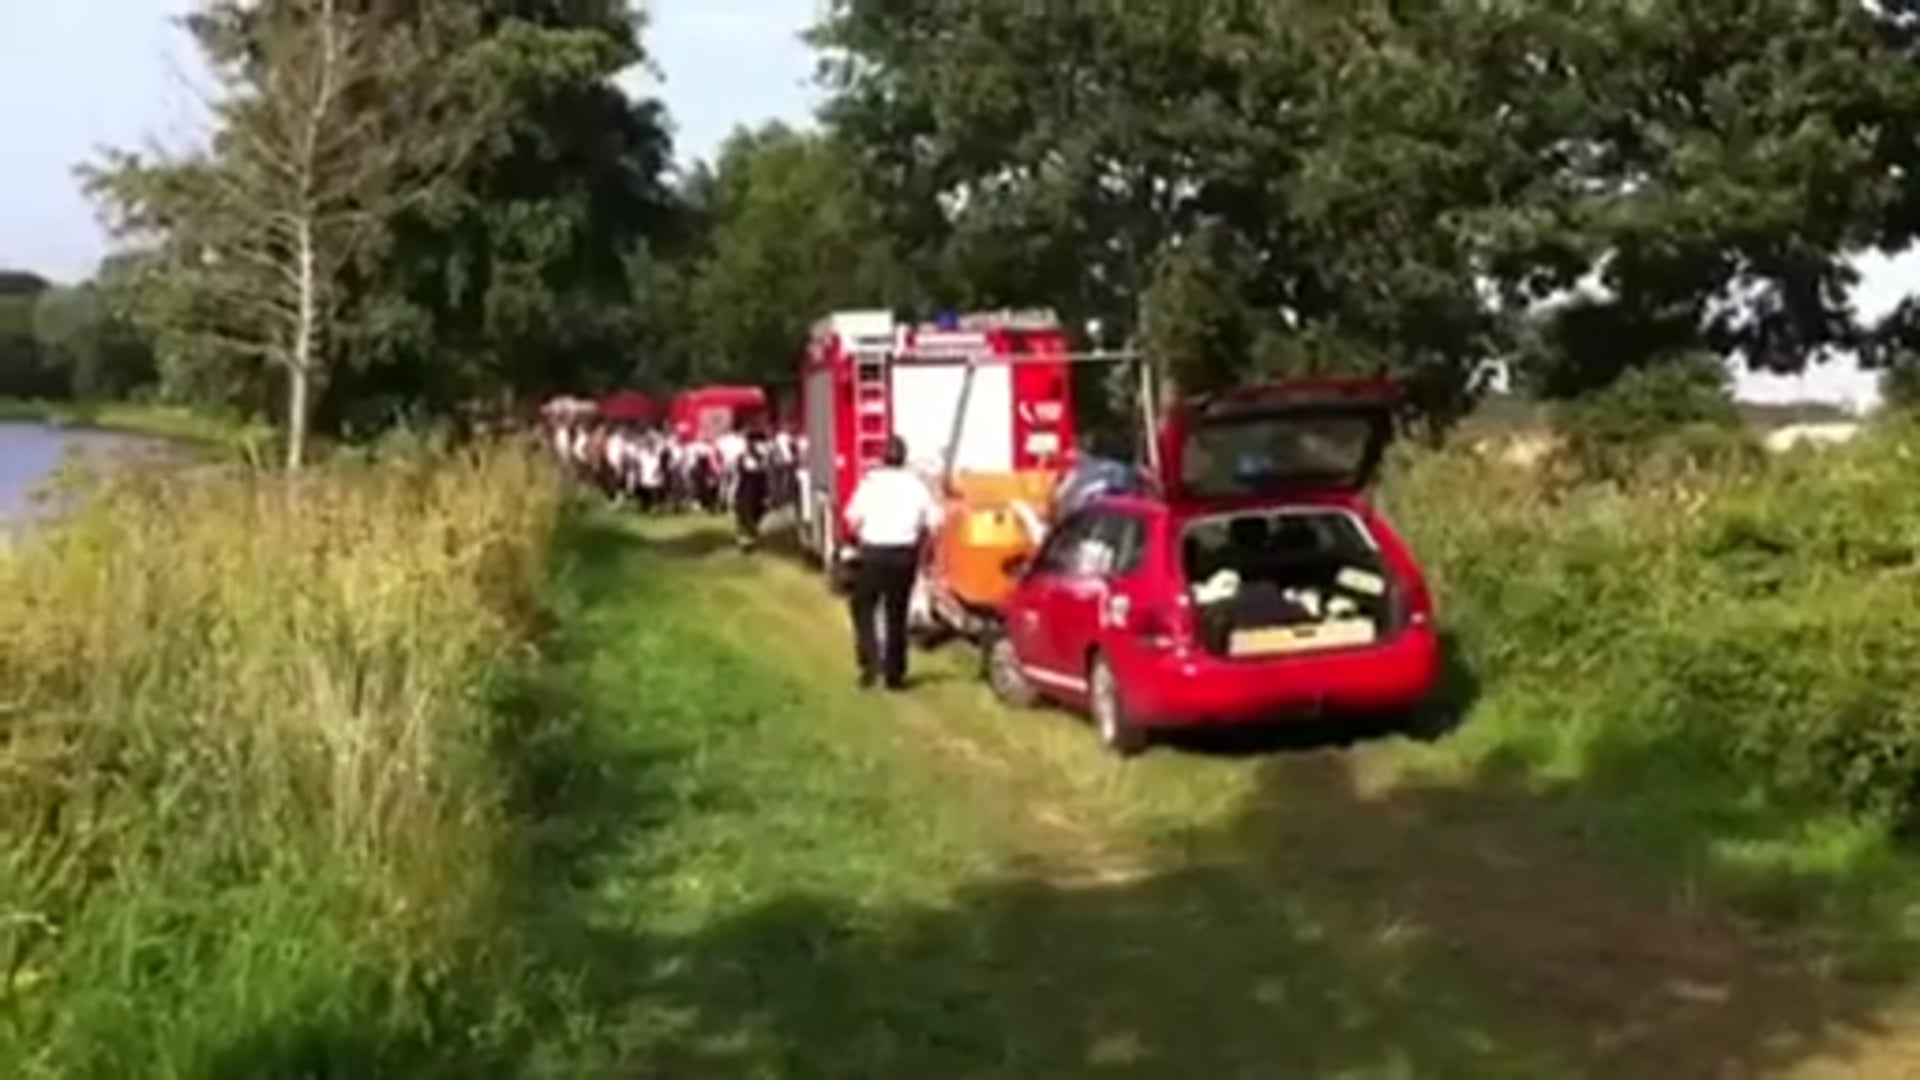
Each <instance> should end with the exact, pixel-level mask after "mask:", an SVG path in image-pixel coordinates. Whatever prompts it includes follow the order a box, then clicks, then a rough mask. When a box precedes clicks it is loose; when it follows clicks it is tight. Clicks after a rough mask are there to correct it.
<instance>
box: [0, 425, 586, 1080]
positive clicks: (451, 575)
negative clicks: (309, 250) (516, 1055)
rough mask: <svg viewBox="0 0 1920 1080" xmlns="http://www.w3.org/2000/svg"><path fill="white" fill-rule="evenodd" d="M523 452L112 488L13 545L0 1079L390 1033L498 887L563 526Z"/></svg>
mask: <svg viewBox="0 0 1920 1080" xmlns="http://www.w3.org/2000/svg"><path fill="white" fill-rule="evenodd" d="M548 481H549V477H548V474H547V471H546V470H545V469H544V468H543V467H542V465H541V463H540V462H539V461H537V460H536V459H533V458H531V457H527V456H524V455H520V454H515V453H510V452H507V451H504V450H502V451H486V452H475V453H469V454H463V455H458V456H450V457H411V458H387V459H384V460H380V461H377V462H366V463H357V464H355V463H341V464H338V465H334V466H330V467H328V468H326V469H320V470H314V471H312V472H310V473H309V474H307V475H303V476H301V477H299V478H298V479H297V480H288V479H286V478H284V477H279V476H272V475H256V474H251V473H245V472H238V471H228V470H215V471H204V470H202V471H197V472H187V471H182V470H180V469H178V468H172V469H161V468H154V469H142V470H133V471H128V472H125V473H122V474H119V475H117V476H116V477H114V478H113V479H111V480H101V481H98V482H97V483H96V485H95V486H94V487H93V488H92V489H91V490H89V491H88V492H86V493H85V497H84V499H83V501H82V502H81V503H80V505H79V508H78V509H77V510H76V511H75V512H74V513H73V515H72V516H71V517H70V518H67V519H64V520H63V521H62V523H61V524H60V525H59V526H58V527H57V528H53V529H51V530H50V531H49V532H48V533H46V534H45V535H44V536H41V537H38V538H36V539H34V540H33V541H30V542H28V543H26V544H25V545H23V546H21V547H20V548H19V549H18V550H16V551H14V552H12V553H9V554H7V555H5V556H0V688H4V689H3V690H0V777H4V782H0V1071H4V1072H5V1073H6V1074H7V1075H9V1076H34V1075H92V1074H102V1075H177V1074H181V1073H199V1072H203V1071H205V1070H207V1069H209V1068H212V1067H213V1063H214V1062H215V1061H216V1060H218V1059H219V1058H220V1056H221V1055H223V1054H226V1053H229V1052H232V1051H233V1049H234V1047H236V1046H240V1045H244V1044H245V1043H247V1042H248V1041H249V1040H252V1039H256V1038H263V1037H266V1035H267V1033H273V1032H279V1031H283V1030H305V1029H307V1028H309V1027H312V1026H325V1025H334V1024H337V1025H345V1026H356V1027H365V1028H368V1029H371V1031H372V1032H374V1033H377V1034H379V1035H381V1036H382V1037H386V1036H392V1037H396V1038H397V1037H398V1034H397V1033H398V1032H399V1031H401V1030H403V1029H404V1028H405V1027H406V1025H407V1024H408V1023H410V1022H412V1021H413V1020H415V1019H417V1018H418V1016H419V1015H420V1014H419V1013H418V1012H417V1011H416V1010H418V1009H424V1008H426V1006H427V1005H428V1004H429V1003H430V997H431V996H430V995H428V994H425V993H424V992H423V989H424V988H429V987H433V986H436V985H441V984H443V983H444V982H445V981H446V980H448V979H449V978H451V977H453V975H454V974H455V973H456V972H457V971H458V970H459V969H460V968H461V967H462V966H463V965H465V964H467V963H469V962H473V961H475V960H476V958H477V957H479V956H480V955H481V954H482V953H483V951H484V949H485V948H486V945H487V940H488V937H489V927H490V926H491V925H492V924H491V921H490V911H491V908H492V906H493V905H494V904H495V903H496V901H497V898H498V897H499V895H500V886H501V882H500V880H499V875H500V871H501V856H502V854H503V848H504V842H503V828H502V824H501V821H500V803H501V792H502V788H503V778H502V775H501V772H502V771H501V769H500V768H499V765H498V763H497V762H495V761H494V760H493V759H492V757H491V753H492V752H491V749H490V748H491V746H492V745H493V742H494V733H493V726H494V720H493V719H492V717H493V713H492V711H491V710H490V708H489V703H488V694H489V691H490V688H491V687H492V685H493V683H494V680H495V679H496V677H497V676H498V675H499V674H500V673H501V672H502V671H503V670H505V669H506V668H507V667H508V666H509V665H511V664H512V663H513V662H514V660H515V658H516V657H517V656H518V655H519V654H520V651H521V650H522V648H523V647H524V643H525V641H526V640H527V637H528V634H529V632H530V618H531V616H532V613H533V612H534V610H535V590H536V589H537V588H538V587H539V585H540V582H541V581H542V578H543V575H544V573H545V570H544V568H545V562H546V554H547V553H546V547H547V544H548V541H549V537H550V535H551V531H552V529H553V526H554V523H555V518H556V514H557V506H558V502H557V495H556V492H555V486H554V485H553V484H552V483H550V482H548Z"/></svg>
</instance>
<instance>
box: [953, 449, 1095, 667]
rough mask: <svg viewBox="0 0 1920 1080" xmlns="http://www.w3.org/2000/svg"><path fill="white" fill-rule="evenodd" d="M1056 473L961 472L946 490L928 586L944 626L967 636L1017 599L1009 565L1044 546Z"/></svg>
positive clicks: (1057, 479)
mask: <svg viewBox="0 0 1920 1080" xmlns="http://www.w3.org/2000/svg"><path fill="white" fill-rule="evenodd" d="M1062 475H1063V473H1062V469H1061V467H1059V466H1055V465H1048V466H1046V467H1042V468H1036V469H1026V470H1020V471H1016V472H1011V473H974V474H968V473H960V474H957V475H955V476H954V477H953V478H952V479H951V480H950V481H949V482H948V485H947V491H946V497H945V500H944V503H943V510H944V514H943V516H942V518H941V522H940V530H939V532H938V533H936V534H935V536H934V538H933V544H932V550H931V551H930V552H929V553H928V559H927V565H926V567H925V570H924V574H923V576H924V580H925V582H926V585H927V591H928V594H929V600H930V603H931V606H932V608H933V614H934V615H936V616H937V617H938V618H939V620H940V622H942V623H944V624H945V625H947V626H949V627H952V628H953V629H956V630H961V631H963V632H970V631H972V630H974V629H976V627H975V626H974V623H975V622H976V621H977V620H978V618H979V617H980V615H981V614H982V613H984V612H998V611H999V610H1000V609H1001V607H1002V606H1003V605H1004V604H1005V603H1006V600H1007V597H1008V596H1010V595H1012V593H1013V586H1014V580H1013V577H1012V575H1011V574H1009V572H1008V569H1007V567H1008V564H1009V562H1010V561H1011V560H1013V559H1015V558H1029V557H1031V556H1032V555H1033V554H1034V553H1035V552H1036V551H1038V550H1039V547H1040V543H1041V541H1042V540H1043V539H1045V535H1046V524H1045V523H1046V522H1047V520H1048V519H1049V518H1051V517H1052V513H1053V495H1054V490H1055V489H1056V488H1057V487H1058V486H1059V483H1060V477H1061V476H1062Z"/></svg>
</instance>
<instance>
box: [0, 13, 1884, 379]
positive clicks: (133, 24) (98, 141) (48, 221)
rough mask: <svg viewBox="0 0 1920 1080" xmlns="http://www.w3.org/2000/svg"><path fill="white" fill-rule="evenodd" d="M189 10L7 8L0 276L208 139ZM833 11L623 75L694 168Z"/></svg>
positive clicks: (66, 245)
mask: <svg viewBox="0 0 1920 1080" xmlns="http://www.w3.org/2000/svg"><path fill="white" fill-rule="evenodd" d="M189 3H190V0H0V10H4V14H0V27H3V28H4V29H3V30H0V132H5V133H6V140H7V153H6V158H5V159H4V160H0V267H9V268H13V267H21V268H25V269H30V270H37V271H39V272H40V273H42V274H45V275H47V276H49V277H52V278H55V279H58V280H67V281H71V280H75V279H78V278H82V277H84V276H86V275H87V274H88V273H90V272H91V270H92V268H93V266H94V265H95V263H96V262H98V260H99V258H100V256H101V255H102V254H103V253H104V252H105V250H106V247H107V238H106V237H105V235H104V233H103V232H102V230H101V228H100V224H99V221H98V220H97V218H96V216H95V213H94V210H93V207H92V206H91V204H90V203H89V202H88V201H87V199H86V196H85V194H84V193H83V192H82V191H81V190H80V185H79V183H78V181H77V180H76V178H75V175H74V168H75V166H77V165H79V164H81V163H82V162H86V161H89V160H93V159H95V158H97V157H98V156H99V152H100V150H101V148H103V147H109V146H113V147H124V148H138V147H140V146H142V145H143V144H145V143H146V142H148V141H149V140H158V141H159V142H161V143H162V144H165V145H170V146H179V145H182V144H183V143H190V142H192V141H193V140H194V139H195V137H196V136H197V135H198V134H199V132H200V131H201V130H202V128H201V125H200V124H199V122H198V120H197V117H198V113H199V110H198V108H197V106H198V103H199V100H200V99H199V95H198V93H197V92H196V91H194V90H193V89H191V88H190V87H191V86H192V85H193V79H192V77H191V75H190V74H189V73H190V72H192V71H193V70H194V65H193V61H192V49H191V46H190V43H188V42H187V40H186V39H185V37H184V35H183V34H181V32H180V31H179V30H178V29H176V28H175V27H174V26H173V25H172V21H171V20H172V18H173V17H174V16H177V15H178V14H179V13H181V12H182V11H184V10H185V9H186V8H187V7H188V6H189ZM821 5H822V0H647V3H646V5H645V6H646V7H647V9H648V13H649V25H648V28H647V32H646V40H647V46H648V49H649V51H650V52H651V53H652V56H653V66H654V68H655V69H656V70H655V71H651V72H645V71H643V72H634V73H630V74H629V76H628V77H627V78H626V79H625V80H623V82H624V83H625V84H626V85H627V86H628V87H629V89H630V90H633V91H636V92H640V93H652V94H657V95H658V96H659V97H660V98H661V99H662V100H664V101H665V103H666V105H667V109H668V111H669V113H670V114H671V115H672V117H673V120H674V125H675V144H676V147H677V149H678V153H679V157H680V158H681V160H682V161H686V160H690V159H692V158H696V157H699V158H705V157H710V156H711V155H712V153H713V151H714V150H715V149H716V148H717V147H718V146H719V144H720V142H721V140H723V139H724V138H725V137H726V136H727V134H728V133H729V132H731V131H732V130H733V129H734V128H735V127H736V126H739V125H743V124H745V125H754V124H758V123H761V122H763V121H765V120H769V119H776V118H777V119H781V120H785V121H788V122H789V123H796V124H803V123H806V122H807V121H808V120H809V119H810V117H811V115H812V111H813V106H814V104H815V103H816V101H817V100H818V95H817V94H816V92H815V91H814V89H813V87H812V85H811V76H812V71H813V60H812V57H811V55H810V54H809V53H808V51H807V48H806V46H805V45H804V43H802V42H801V41H800V37H799V35H800V33H801V31H802V30H804V29H805V28H806V27H807V26H808V25H809V24H810V23H811V22H812V21H813V20H814V18H815V17H816V15H817V13H818V11H819V10H820V7H821ZM1863 271H1864V273H1865V275H1866V280H1865V281H1864V282H1863V283H1862V286H1861V289H1860V291H1859V293H1858V294H1857V296H1856V301H1857V302H1858V304H1859V305H1860V307H1861V309H1862V311H1863V312H1864V313H1865V314H1867V315H1868V316H1874V315H1878V314H1880V313H1883V312H1885V311H1887V310H1889V309H1891V308H1892V306H1893V305H1894V304H1895V303H1897V302H1898V301H1899V300H1900V298H1901V297H1903V296H1905V295H1907V294H1908V293H1912V292H1920V253H1909V254H1908V255H1907V256H1904V257H1902V258H1900V259H1898V260H1894V261H1891V262H1889V261H1888V260H1884V259H1877V258H1871V259H1868V260H1866V261H1865V262H1864V264H1863ZM1872 386H1873V377H1872V376H1871V375H1870V374H1867V373H1862V372H1859V371H1857V370H1854V369H1853V368H1852V365H1851V364H1838V363H1836V364H1827V365H1822V366H1819V367H1816V368H1814V369H1812V370H1810V371H1809V372H1808V373H1807V374H1805V375H1800V376H1792V377H1784V378H1768V377H1760V376H1751V375H1743V376H1742V377H1741V386H1740V390H1741V396H1743V397H1747V398H1751V399H1755V400H1773V401H1793V400H1810V399H1815V400H1832V401H1839V402H1844V403H1851V404H1865V403H1866V402H1867V401H1868V400H1870V398H1871V396H1872Z"/></svg>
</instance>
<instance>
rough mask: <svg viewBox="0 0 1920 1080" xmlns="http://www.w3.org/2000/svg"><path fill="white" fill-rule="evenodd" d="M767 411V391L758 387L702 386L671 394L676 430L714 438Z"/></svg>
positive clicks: (753, 419)
mask: <svg viewBox="0 0 1920 1080" xmlns="http://www.w3.org/2000/svg"><path fill="white" fill-rule="evenodd" d="M766 413H767V392H766V391H765V390H763V389H761V388H760V387H758V386H702V387H697V388H695V389H692V390H684V391H682V392H680V393H679V394H676V395H674V398H673V405H672V409H671V420H672V423H673V427H674V429H675V430H676V431H680V432H683V433H686V434H688V435H690V436H694V437H699V438H709V439H710V438H713V437H714V436H717V435H721V434H724V433H725V432H728V431H733V430H737V429H739V428H742V427H745V426H746V425H747V424H749V423H752V422H753V421H755V420H757V419H761V418H764V417H765V416H766Z"/></svg>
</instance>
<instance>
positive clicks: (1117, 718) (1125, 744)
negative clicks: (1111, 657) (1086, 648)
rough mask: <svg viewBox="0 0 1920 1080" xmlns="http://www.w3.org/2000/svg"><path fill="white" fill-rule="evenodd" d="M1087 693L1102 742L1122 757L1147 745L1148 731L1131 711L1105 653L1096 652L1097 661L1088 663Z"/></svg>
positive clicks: (1101, 743) (1095, 728) (1094, 723)
mask: <svg viewBox="0 0 1920 1080" xmlns="http://www.w3.org/2000/svg"><path fill="white" fill-rule="evenodd" d="M1087 696H1088V699H1089V704H1090V705H1091V709H1092V712H1093V728H1094V731H1095V732H1097V733H1098V734H1099V736H1100V745H1102V746H1104V747H1106V748H1107V749H1108V750H1109V751H1111V752H1112V753H1114V754H1117V755H1119V756H1121V757H1132V756H1133V755H1135V754H1138V753H1139V752H1140V751H1142V750H1145V749H1146V748H1147V735H1146V731H1145V730H1143V729H1142V728H1141V727H1140V726H1139V725H1137V724H1135V723H1134V722H1133V718H1132V717H1130V716H1128V715H1127V704H1126V698H1125V696H1124V695H1123V694H1121V692H1120V680H1119V678H1118V677H1117V676H1115V675H1114V673H1113V666H1112V665H1110V664H1108V663H1107V658H1106V657H1104V656H1099V655H1096V656H1094V658H1093V663H1092V664H1090V665H1088V671H1087Z"/></svg>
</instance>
